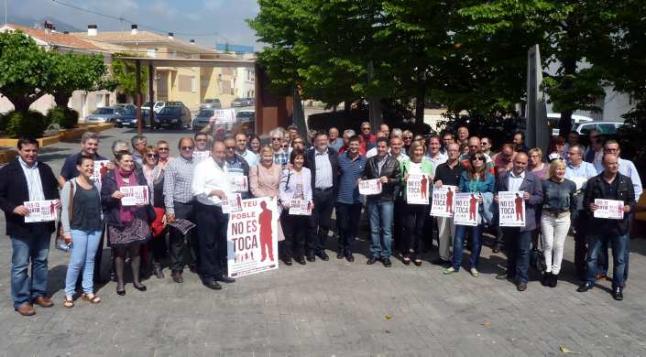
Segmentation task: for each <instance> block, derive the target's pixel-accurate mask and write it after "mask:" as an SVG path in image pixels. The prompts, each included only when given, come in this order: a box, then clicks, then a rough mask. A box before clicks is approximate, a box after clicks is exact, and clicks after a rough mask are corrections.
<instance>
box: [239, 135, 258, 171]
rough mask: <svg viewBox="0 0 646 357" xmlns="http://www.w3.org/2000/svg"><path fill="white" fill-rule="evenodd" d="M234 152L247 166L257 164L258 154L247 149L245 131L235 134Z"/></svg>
mask: <svg viewBox="0 0 646 357" xmlns="http://www.w3.org/2000/svg"><path fill="white" fill-rule="evenodd" d="M235 140H236V153H237V154H238V155H240V156H241V157H242V158H243V159H245V161H246V162H247V164H249V167H251V166H256V165H258V155H256V154H255V153H254V152H253V151H251V150H249V149H247V135H246V134H245V133H238V134H236V138H235Z"/></svg>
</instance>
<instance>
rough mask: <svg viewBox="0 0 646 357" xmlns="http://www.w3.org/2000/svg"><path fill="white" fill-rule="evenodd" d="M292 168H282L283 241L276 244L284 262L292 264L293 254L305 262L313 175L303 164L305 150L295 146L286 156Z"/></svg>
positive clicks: (302, 262) (295, 257)
mask: <svg viewBox="0 0 646 357" xmlns="http://www.w3.org/2000/svg"><path fill="white" fill-rule="evenodd" d="M289 162H290V164H292V166H291V168H289V169H286V170H285V171H283V173H282V175H281V178H280V186H279V187H280V188H279V189H280V193H279V197H280V203H281V205H282V207H283V209H284V210H283V213H282V215H281V220H280V221H281V224H282V225H283V229H284V233H285V242H284V243H283V244H282V246H281V247H279V252H281V255H282V258H283V261H284V262H285V264H286V265H291V264H292V257H294V260H296V262H297V263H298V264H301V265H305V234H306V232H307V229H306V228H307V227H308V226H309V219H310V217H309V214H308V212H311V210H312V208H313V207H314V203H313V202H312V178H311V173H310V170H309V169H308V168H307V167H303V164H304V163H305V152H304V151H303V150H299V149H294V150H293V151H292V153H291V155H290V157H289Z"/></svg>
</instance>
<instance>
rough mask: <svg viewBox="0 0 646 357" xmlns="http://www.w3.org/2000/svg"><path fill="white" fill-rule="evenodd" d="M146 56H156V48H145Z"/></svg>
mask: <svg viewBox="0 0 646 357" xmlns="http://www.w3.org/2000/svg"><path fill="white" fill-rule="evenodd" d="M146 56H148V57H151V58H155V57H157V49H156V48H149V49H147V50H146Z"/></svg>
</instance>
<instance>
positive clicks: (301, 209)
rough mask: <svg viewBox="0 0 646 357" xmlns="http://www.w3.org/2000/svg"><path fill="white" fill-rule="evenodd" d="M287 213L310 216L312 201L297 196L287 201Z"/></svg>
mask: <svg viewBox="0 0 646 357" xmlns="http://www.w3.org/2000/svg"><path fill="white" fill-rule="evenodd" d="M289 214H290V215H292V216H311V215H312V203H311V202H308V201H305V200H301V199H297V198H295V199H292V200H290V201H289Z"/></svg>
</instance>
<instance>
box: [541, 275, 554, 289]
mask: <svg viewBox="0 0 646 357" xmlns="http://www.w3.org/2000/svg"><path fill="white" fill-rule="evenodd" d="M551 279H552V273H543V276H541V285H543V286H550V281H551Z"/></svg>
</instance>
